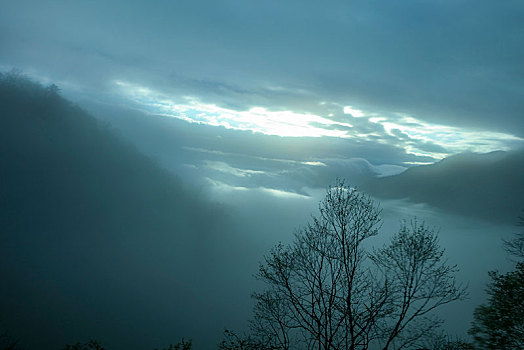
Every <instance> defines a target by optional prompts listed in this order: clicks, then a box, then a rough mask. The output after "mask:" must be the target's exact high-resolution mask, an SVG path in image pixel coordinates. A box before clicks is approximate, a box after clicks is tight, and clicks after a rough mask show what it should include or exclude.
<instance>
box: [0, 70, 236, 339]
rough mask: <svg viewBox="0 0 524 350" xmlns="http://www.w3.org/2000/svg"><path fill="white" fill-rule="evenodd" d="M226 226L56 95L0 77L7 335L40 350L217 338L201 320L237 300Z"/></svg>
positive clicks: (3, 323)
mask: <svg viewBox="0 0 524 350" xmlns="http://www.w3.org/2000/svg"><path fill="white" fill-rule="evenodd" d="M228 227H229V219H228V217H227V213H226V210H225V209H224V208H222V207H221V206H219V205H217V204H215V203H213V202H211V201H210V200H208V199H207V198H205V197H204V196H203V195H201V194H199V191H198V190H195V189H192V188H189V187H185V186H184V184H183V183H182V182H181V181H180V180H179V179H177V178H176V177H175V176H174V175H173V174H171V173H170V172H168V171H167V170H165V169H163V168H162V167H161V166H159V164H157V162H156V161H154V160H152V159H150V158H148V157H146V156H144V155H142V154H141V153H139V152H138V151H137V150H136V149H135V148H134V147H132V146H131V145H129V144H127V143H126V142H124V141H123V140H122V139H121V138H120V137H119V136H118V135H117V134H116V133H115V132H114V131H112V130H111V128H110V127H109V126H108V125H100V124H99V122H97V121H96V120H95V119H94V118H93V117H91V116H90V115H88V114H87V113H86V112H84V111H83V110H82V109H80V108H79V107H77V106H75V105H74V104H72V103H70V102H68V101H67V100H65V99H64V98H62V97H61V96H60V94H59V91H58V89H57V88H56V86H54V85H52V86H50V87H43V86H41V85H39V84H37V83H34V82H32V81H30V80H28V79H26V78H24V77H23V76H21V75H19V74H14V73H8V74H0V281H1V282H0V310H1V312H0V334H1V333H3V332H4V331H7V332H8V333H9V334H10V335H11V336H12V337H14V338H19V339H20V340H21V344H22V345H25V346H27V347H28V348H34V349H37V348H38V349H58V348H62V347H63V346H64V345H65V344H66V343H73V342H76V341H87V340H88V339H89V338H91V337H93V338H98V339H100V340H101V341H102V342H103V343H104V344H105V345H106V346H108V347H113V348H126V349H141V348H146V349H147V348H153V347H154V345H155V343H154V342H155V341H157V342H160V343H157V344H156V345H157V346H161V345H165V344H168V343H169V342H176V341H177V340H179V339H180V338H181V337H182V336H185V337H191V336H192V335H197V334H199V333H202V334H204V335H205V334H206V332H208V333H209V334H211V333H212V331H213V330H215V328H216V327H217V326H216V324H212V323H213V322H215V323H216V322H218V321H217V319H216V317H215V316H209V317H206V318H205V319H202V316H201V315H202V314H206V313H209V310H215V311H216V312H217V314H220V313H221V311H220V310H219V307H218V306H217V305H215V304H214V303H215V302H216V303H218V302H217V300H220V299H221V298H222V299H224V298H228V297H229V296H224V295H221V294H220V293H223V292H221V290H220V287H217V286H220V281H218V278H219V277H217V276H218V273H217V269H227V266H228V265H227V264H228V263H229V262H228V261H230V260H227V258H229V259H233V258H232V257H233V256H234V253H233V252H231V249H230V248H228V247H229V245H230V242H231V235H230V234H229V228H228ZM217 261H218V262H220V264H217ZM231 264H232V263H231ZM232 278H233V277H232ZM217 309H218V310H217ZM223 314H225V312H223ZM220 322H221V321H220ZM214 327H215V328H214ZM218 331H220V328H218ZM197 332H198V333H197ZM177 337H180V338H178V339H177ZM202 338H203V339H205V336H204V337H202ZM212 341H213V342H215V338H213V340H212ZM214 344H215V343H213V345H214Z"/></svg>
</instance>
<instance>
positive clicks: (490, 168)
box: [361, 150, 524, 224]
mask: <svg viewBox="0 0 524 350" xmlns="http://www.w3.org/2000/svg"><path fill="white" fill-rule="evenodd" d="M361 188H362V189H364V190H365V191H367V192H368V193H370V194H372V195H373V196H376V197H379V198H386V199H387V198H407V199H409V200H411V201H413V202H416V203H427V204H430V205H432V206H434V207H437V208H439V209H442V210H444V211H447V212H450V213H455V214H459V215H465V216H470V217H476V218H480V219H484V220H489V221H493V222H498V223H506V224H515V223H516V221H517V217H518V215H519V214H520V212H521V210H522V209H523V208H524V151H522V150H520V151H511V152H503V151H497V152H491V153H485V154H477V153H463V154H457V155H454V156H450V157H448V158H445V159H443V160H441V161H439V162H437V163H435V164H430V165H421V166H416V167H412V168H409V169H407V170H406V171H405V172H403V173H401V174H399V175H395V176H388V177H383V178H374V179H371V180H369V181H367V182H366V183H364V184H363V185H362V187H361Z"/></svg>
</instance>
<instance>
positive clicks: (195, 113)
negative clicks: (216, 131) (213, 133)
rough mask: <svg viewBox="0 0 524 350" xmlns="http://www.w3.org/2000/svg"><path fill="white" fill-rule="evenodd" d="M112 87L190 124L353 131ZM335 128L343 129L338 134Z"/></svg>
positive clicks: (267, 130) (312, 119)
mask: <svg viewBox="0 0 524 350" xmlns="http://www.w3.org/2000/svg"><path fill="white" fill-rule="evenodd" d="M115 83H116V85H117V86H119V87H120V88H121V89H122V90H123V91H124V94H125V95H126V96H127V97H128V98H131V99H132V100H133V101H135V102H137V103H138V104H140V105H142V106H145V107H148V108H149V109H150V112H153V113H158V114H163V115H166V116H170V117H175V118H179V119H183V120H186V121H188V122H193V123H203V124H209V125H214V126H223V127H225V128H228V129H237V130H250V131H253V132H259V133H263V134H267V135H277V136H290V137H321V136H331V137H347V136H348V132H347V129H348V128H351V127H352V125H351V124H349V123H341V122H336V121H333V120H331V119H328V118H324V117H321V116H318V115H314V114H310V113H297V112H293V111H270V110H268V109H266V108H264V107H253V108H251V109H249V110H247V111H237V110H233V109H229V108H224V107H220V106H217V105H215V104H210V103H203V102H201V101H199V100H198V99H197V98H195V97H190V96H185V97H182V98H181V101H174V100H172V99H170V98H168V97H166V96H164V95H162V94H160V93H158V92H155V91H153V90H151V89H149V88H145V87H142V86H139V85H135V84H129V83H126V82H123V81H115ZM337 126H341V127H343V129H342V130H339V129H337Z"/></svg>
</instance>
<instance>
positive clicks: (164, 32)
mask: <svg viewBox="0 0 524 350" xmlns="http://www.w3.org/2000/svg"><path fill="white" fill-rule="evenodd" d="M523 11H524V6H523V5H522V4H521V3H519V2H516V1H509V2H504V3H493V2H489V1H482V2H480V3H479V2H478V1H462V2H456V1H452V0H449V1H442V2H439V3H438V4H436V3H430V2H417V1H409V2H406V3H404V4H403V6H397V5H395V4H385V3H376V2H366V1H357V2H351V3H348V2H335V1H329V2H328V3H324V4H319V3H316V2H313V1H301V2H300V3H297V2H295V1H286V2H276V1H264V2H258V3H255V2H231V1H227V2H225V3H221V4H220V5H217V4H216V3H215V2H212V1H204V2H199V4H198V6H197V5H196V4H189V3H180V2H162V3H158V4H155V5H151V4H145V3H144V4H141V3H134V4H131V5H130V4H129V3H127V2H121V1H116V2H112V3H111V5H108V4H107V3H105V2H102V1H90V2H84V3H70V2H67V1H57V2H53V5H52V6H51V5H49V4H48V3H46V2H41V1H17V2H10V3H9V4H6V5H5V6H4V7H3V11H2V13H1V14H0V16H1V17H0V19H1V21H0V22H1V23H2V28H3V30H2V33H4V34H3V36H2V50H0V52H1V53H0V64H3V65H5V66H9V67H11V66H18V67H20V68H22V69H24V70H29V69H32V70H33V71H35V73H37V74H38V73H40V75H43V76H48V77H50V78H51V79H52V80H53V81H54V82H60V81H63V82H68V83H69V84H72V85H75V86H81V87H82V88H83V89H85V90H87V91H88V92H97V91H98V92H102V91H103V92H107V91H108V90H110V86H108V84H110V82H111V81H113V80H114V79H124V80H125V81H132V82H137V83H139V84H140V85H143V86H154V87H155V88H156V89H158V90H160V91H164V92H166V93H167V94H169V95H171V96H193V97H197V98H198V99H200V100H202V101H206V103H208V104H211V105H217V106H221V107H223V108H227V109H233V110H237V111H240V110H242V111H245V110H249V109H250V108H252V107H263V108H266V109H267V110H268V111H282V110H285V111H293V112H296V113H303V112H305V111H309V112H310V113H311V114H315V115H319V114H317V113H316V112H315V111H314V110H313V109H314V108H315V105H318V104H319V103H321V102H328V103H331V102H333V103H337V104H339V105H340V106H351V108H352V109H353V110H355V111H356V110H359V111H366V110H370V111H377V112H378V113H379V114H382V113H393V112H401V113H405V114H407V115H411V116H414V117H415V118H417V119H418V120H422V121H424V122H425V123H429V124H440V125H449V126H453V127H458V128H466V129H474V131H478V130H484V131H485V130H490V131H493V132H497V133H505V134H514V135H516V136H519V137H522V136H524V125H523V123H522V118H521V111H522V110H523V103H524V102H522V101H524V99H523V98H522V97H523V95H522V94H523V93H522V89H521V88H520V87H521V86H522V83H523V77H524V75H523V74H522V73H523V72H522V65H521V62H522V61H523V56H524V49H523V46H522V45H521V42H520V41H521V40H520V26H521V24H520V22H521V21H520V16H521V15H522V13H523ZM415 28H416V30H414V29H415ZM322 117H324V118H328V117H329V116H328V114H326V115H324V116H322ZM355 119H356V118H355Z"/></svg>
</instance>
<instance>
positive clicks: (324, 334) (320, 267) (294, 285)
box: [251, 181, 465, 350]
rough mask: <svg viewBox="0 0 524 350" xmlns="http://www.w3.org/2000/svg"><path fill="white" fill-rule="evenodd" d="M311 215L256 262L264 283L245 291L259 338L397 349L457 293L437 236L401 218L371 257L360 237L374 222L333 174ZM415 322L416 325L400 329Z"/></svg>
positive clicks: (280, 344)
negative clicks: (397, 227)
mask: <svg viewBox="0 0 524 350" xmlns="http://www.w3.org/2000/svg"><path fill="white" fill-rule="evenodd" d="M319 212H320V214H319V215H318V216H317V217H313V218H312V222H311V223H309V224H307V225H306V226H305V227H304V228H302V229H300V230H298V231H297V232H296V234H295V240H294V242H293V244H291V245H289V246H283V245H281V244H279V245H277V246H276V247H275V248H273V250H272V251H271V253H270V254H269V255H268V256H267V257H266V258H265V261H264V263H263V264H261V266H260V270H259V273H258V278H259V279H260V280H262V281H263V282H265V284H266V286H267V289H266V290H265V291H264V292H262V293H255V294H254V298H255V300H256V305H255V309H254V320H253V321H252V324H251V329H252V331H253V333H254V334H255V335H256V336H257V337H259V338H261V339H262V338H263V339H264V342H265V344H268V345H270V346H271V347H272V348H278V349H298V348H299V349H352V350H353V349H368V348H370V347H371V346H373V347H376V346H380V347H381V348H383V349H391V348H397V349H401V348H403V347H407V346H409V345H410V344H411V343H413V341H414V340H416V339H419V338H420V337H421V336H422V333H423V329H426V328H427V327H433V326H435V321H434V320H432V319H431V318H429V317H428V316H429V314H430V313H431V311H432V310H434V309H435V308H437V307H438V306H440V305H442V304H445V303H448V302H451V301H453V300H458V299H461V298H462V297H464V293H465V292H464V289H462V288H460V287H457V286H456V283H455V280H454V278H453V273H454V271H455V268H454V267H448V266H447V265H446V262H445V261H443V260H442V251H441V250H440V249H439V247H438V244H437V240H436V234H435V233H434V232H433V231H432V230H429V229H427V228H425V226H424V225H413V226H411V227H408V226H407V225H403V226H402V228H401V230H400V232H399V233H398V234H397V235H396V236H395V237H393V240H392V242H391V244H390V245H389V246H387V247H384V248H383V249H380V250H378V251H375V252H374V253H373V254H372V253H370V252H369V250H368V249H366V248H365V244H364V243H365V241H366V240H367V239H368V238H370V237H373V236H375V235H377V234H378V232H379V228H380V226H381V219H380V209H379V208H378V206H377V205H376V204H375V203H374V202H373V201H372V200H371V198H369V197H368V196H367V195H364V194H362V193H360V192H358V191H357V190H356V189H354V188H351V187H349V186H346V185H345V183H344V182H343V181H338V182H337V183H336V184H335V185H334V186H332V187H330V188H329V189H328V191H327V193H326V197H325V198H324V199H323V200H322V201H321V202H320V205H319ZM416 321H419V322H417V326H418V327H421V326H422V328H416V327H408V326H409V325H411V324H415V322H416ZM424 327H426V328H424ZM401 336H402V337H401ZM400 339H402V340H401V341H400ZM397 340H398V341H397Z"/></svg>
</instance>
